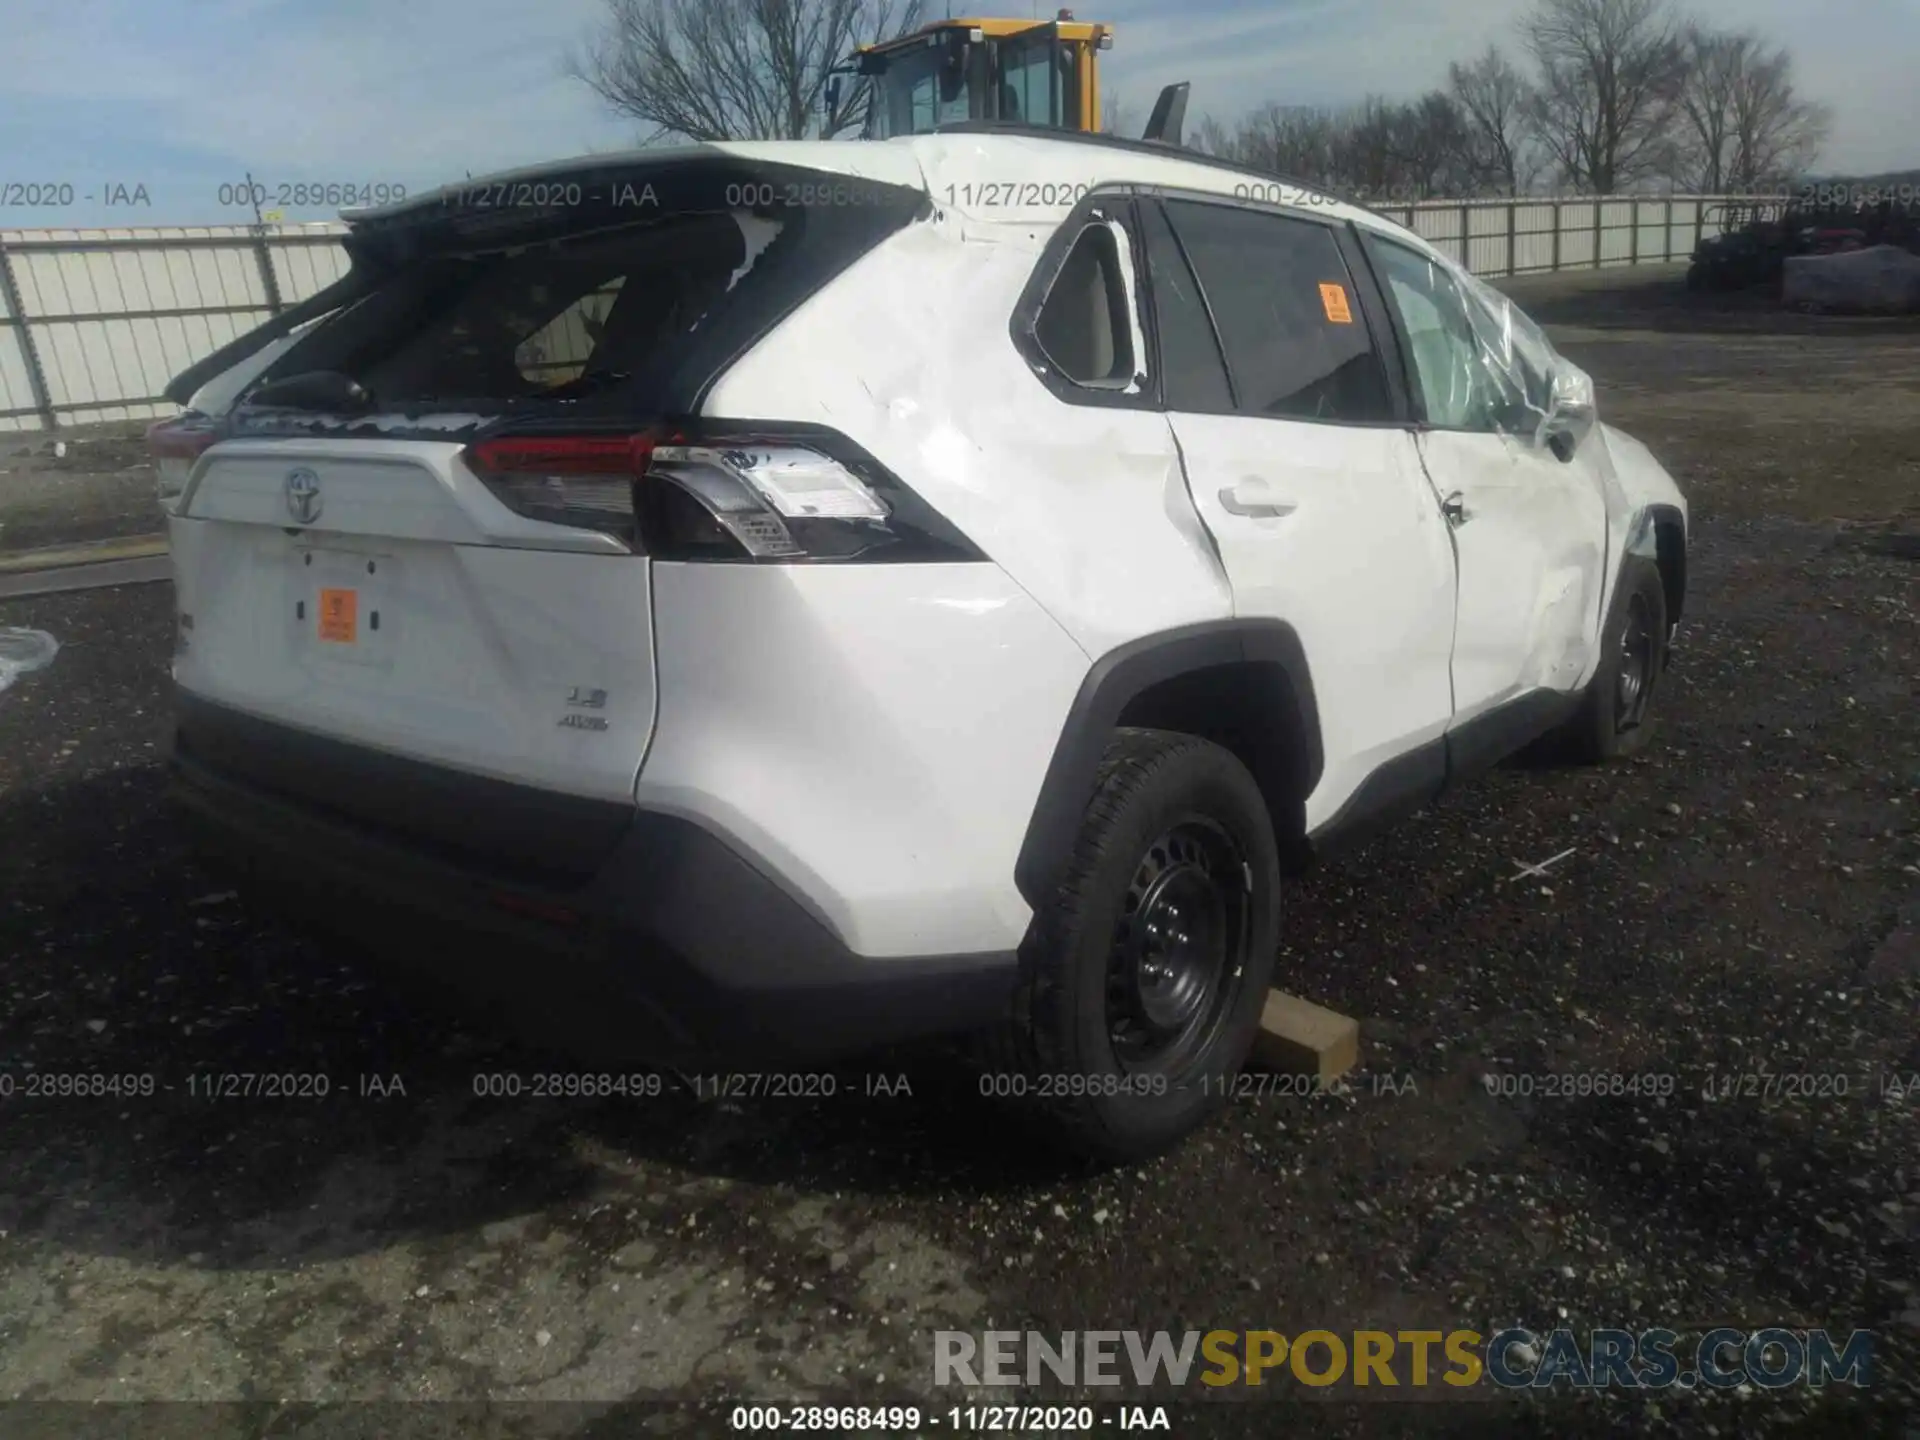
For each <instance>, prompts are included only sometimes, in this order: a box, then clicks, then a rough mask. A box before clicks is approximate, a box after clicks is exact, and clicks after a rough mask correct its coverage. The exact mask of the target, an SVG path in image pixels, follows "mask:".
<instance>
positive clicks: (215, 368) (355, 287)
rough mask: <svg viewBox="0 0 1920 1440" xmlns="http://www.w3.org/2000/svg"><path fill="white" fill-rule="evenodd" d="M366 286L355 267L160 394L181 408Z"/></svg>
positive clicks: (366, 278)
mask: <svg viewBox="0 0 1920 1440" xmlns="http://www.w3.org/2000/svg"><path fill="white" fill-rule="evenodd" d="M368 284H369V276H368V275H367V272H366V271H365V270H364V269H363V268H361V267H360V266H358V265H356V266H354V267H353V268H352V269H351V270H349V271H347V273H346V274H344V275H342V276H341V277H340V278H339V279H338V280H336V281H334V282H333V283H332V284H331V285H328V286H325V287H324V288H322V289H320V290H316V291H314V293H313V294H311V295H309V296H308V297H307V298H306V299H304V300H302V301H301V302H300V303H299V304H297V305H291V306H289V307H287V308H286V309H285V310H282V311H281V312H280V313H279V314H278V315H275V316H274V317H273V318H272V319H271V320H269V321H267V322H266V323H265V324H264V325H260V326H258V327H256V328H255V329H252V330H249V331H247V333H246V334H244V335H242V336H241V337H240V338H239V339H237V340H229V341H228V342H227V343H226V344H225V345H222V346H221V347H220V348H219V349H218V350H216V351H214V352H213V353H212V354H211V355H209V356H207V357H206V358H205V359H203V360H197V361H195V362H194V363H193V364H191V365H189V366H188V367H187V368H186V369H184V370H182V371H181V372H180V373H179V374H178V375H176V376H174V377H173V379H171V380H169V381H168V382H167V388H166V389H165V390H163V391H161V392H160V393H161V394H162V395H163V396H164V397H165V398H166V399H168V400H171V401H172V402H173V403H174V404H176V405H184V404H186V403H187V402H188V401H189V400H191V399H192V398H193V393H194V391H196V390H198V389H199V388H200V387H201V386H202V385H204V384H206V383H207V381H209V380H211V379H213V377H214V376H216V375H220V374H224V373H225V372H226V371H228V370H231V369H232V368H233V367H234V366H236V365H238V364H239V363H240V362H241V361H242V360H245V359H246V358H247V357H248V356H250V355H254V354H258V353H259V352H260V351H262V350H264V349H266V348H267V346H269V345H271V344H272V343H273V342H274V341H276V340H278V339H279V338H280V337H281V336H283V335H285V334H288V333H289V332H290V331H293V330H295V329H298V328H299V327H300V326H302V325H304V324H306V323H307V321H309V320H313V319H316V318H318V317H319V316H321V315H325V314H326V313H327V312H328V311H330V310H338V309H339V308H340V307H341V306H342V305H345V304H347V303H348V302H349V301H353V300H358V299H359V298H360V296H361V295H362V294H364V293H365V292H366V289H367V286H368Z"/></svg>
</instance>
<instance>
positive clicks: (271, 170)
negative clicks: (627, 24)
mask: <svg viewBox="0 0 1920 1440" xmlns="http://www.w3.org/2000/svg"><path fill="white" fill-rule="evenodd" d="M942 5H943V0H933V8H934V9H935V10H936V11H938V10H940V9H941V8H942ZM1527 5H1528V0H1470V3H1467V4H1456V5H1447V4H1441V3H1435V0H1262V3H1254V0H1112V3H1107V4H1098V3H1094V0H1079V3H1078V5H1077V13H1078V14H1079V15H1080V16H1081V18H1083V19H1102V20H1110V21H1112V22H1114V24H1115V25H1116V27H1117V29H1118V38H1117V42H1116V46H1115V48H1114V50H1112V51H1111V52H1109V54H1108V56H1107V69H1106V71H1105V77H1106V83H1107V85H1108V87H1109V89H1110V90H1115V91H1117V92H1118V93H1119V95H1120V97H1121V99H1122V101H1123V103H1124V105H1125V107H1126V109H1127V111H1128V112H1129V114H1130V116H1131V117H1132V123H1133V124H1136V125H1137V124H1139V123H1142V122H1143V121H1144V118H1145V115H1146V111H1147V109H1148V108H1149V106H1150V104H1151V102H1152V99H1153V95H1154V93H1155V92H1156V91H1157V89H1158V88H1159V86H1160V85H1162V84H1164V83H1166V82H1167V81H1169V80H1178V79H1186V80H1191V81H1192V82H1193V99H1192V109H1191V113H1193V114H1195V115H1198V114H1203V113H1211V114H1214V115H1217V116H1220V117H1221V118H1223V119H1230V118H1231V117H1233V116H1235V115H1237V114H1239V113H1240V112H1242V111H1244V110H1246V109H1248V108H1250V107H1252V106H1254V105H1257V104H1259V103H1261V102H1263V101H1266V100H1269V99H1273V100H1280V101H1283V102H1287V103H1339V102H1344V101H1349V100H1354V99H1357V98H1359V97H1360V96H1362V95H1364V94H1366V93H1368V92H1377V93H1382V94H1390V95H1397V94H1407V93H1411V92H1414V91H1417V90H1419V89H1422V88H1424V87H1427V86H1430V85H1433V84H1435V83H1437V82H1438V81H1440V80H1441V79H1442V78H1443V76H1444V73H1445V69H1446V62H1447V61H1448V60H1449V59H1452V58H1456V57H1466V56H1469V55H1471V54H1472V53H1474V52H1476V51H1478V50H1479V49H1481V48H1482V47H1484V46H1485V45H1486V44H1487V43H1488V42H1489V41H1495V40H1498V41H1501V42H1503V43H1508V44H1510V43H1511V35H1512V26H1513V22H1514V21H1515V19H1516V18H1517V17H1518V16H1519V15H1520V14H1522V13H1523V12H1524V11H1525V10H1526V8H1527ZM957 8H958V9H961V10H968V9H970V10H971V11H972V13H987V14H1025V13H1031V7H1030V6H1029V5H1028V4H1025V3H1022V0H1012V3H1006V0H1002V3H992V0H988V3H983V4H980V5H978V6H972V7H969V6H966V5H964V4H962V5H960V6H958V7H957ZM1042 8H1043V9H1044V8H1047V7H1042ZM1688 8H1689V9H1690V10H1691V11H1692V13H1694V14H1697V15H1698V16H1700V18H1702V19H1703V20H1706V21H1709V22H1712V23H1716V24H1722V25H1730V26H1748V25H1751V26H1754V27H1757V28H1759V29H1760V30H1762V31H1763V32H1764V33H1766V34H1767V35H1768V36H1770V37H1771V38H1773V39H1774V40H1776V41H1777V42H1779V43H1782V44H1785V45H1787V46H1789V47H1790V48H1791V49H1792V51H1793V52H1794V55H1795V57H1796V62H1797V64H1798V66H1799V74H1800V81H1801V86H1802V89H1803V91H1804V92H1805V93H1806V94H1808V95H1809V96H1810V97H1813V98H1817V99H1821V100H1825V101H1826V102H1828V103H1829V104H1831V105H1832V106H1833V107H1834V111H1835V120H1836V123H1835V128H1834V134H1833V139H1832V142H1831V143H1830V144H1829V146H1828V149H1827V153H1826V156H1825V160H1826V165H1825V167H1823V168H1827V169H1833V170H1849V171H1872V170H1882V169H1891V168H1906V167H1910V166H1916V165H1920V80H1916V72H1915V70H1914V68H1913V67H1914V64H1915V60H1916V57H1920V0H1826V3H1823V4H1820V5H1809V4H1807V3H1805V0H1691V3H1690V4H1689V5H1688ZM600 13H601V0H0V67H4V70H3V71H0V73H3V74H4V80H3V81H0V187H6V186H8V185H9V184H36V183H38V184H43V185H44V184H46V183H49V182H51V183H53V184H56V185H59V184H70V185H72V186H73V187H74V193H75V197H76V198H75V203H74V204H73V205H71V206H69V207H65V208H61V209H57V210H55V209H46V208H41V209H25V208H19V207H12V208H5V209H0V227H13V226H25V227H43V226H91V225H141V224H214V223H221V222H228V223H231V222H236V221H240V220H245V219H249V218H251V212H250V211H248V210H245V209H236V208H234V207H233V206H232V205H222V204H221V203H220V199H221V196H220V186H221V185H223V184H230V183H232V182H237V181H239V180H240V179H241V178H242V176H243V175H245V174H246V173H247V172H249V171H251V173H252V174H253V177H254V178H255V180H257V181H261V182H265V183H269V184H272V183H277V182H295V181H306V182H315V181H318V182H353V183H356V184H365V183H368V182H387V183H397V184H403V185H406V186H408V187H409V188H410V189H424V188H427V187H429V186H431V185H433V184H436V183H439V182H441V181H444V180H447V179H451V178H456V177H458V176H459V175H460V174H462V173H463V172H465V171H468V170H471V171H472V172H473V173H475V174H481V173H485V172H486V171H489V170H494V169H499V168H503V167H506V166H511V165H515V164H522V163H527V162H529V161H535V160H542V159H550V158H554V157H558V156H564V155H570V154H579V153H584V152H586V151H590V150H613V149H620V148H624V147H625V146H627V145H629V144H631V143H633V141H634V140H635V139H636V138H637V137H638V134H639V130H638V128H637V127H636V126H635V124H634V123H633V122H631V121H629V120H625V119H623V118H622V117H620V116H618V115H615V114H613V113H611V112H609V111H608V110H607V109H606V107H605V106H604V105H602V104H601V102H600V101H599V100H598V99H597V98H596V97H595V96H594V95H593V94H592V93H591V92H590V91H588V90H587V88H586V87H585V86H584V85H582V84H580V83H579V82H578V81H575V80H572V79H569V78H568V77H567V75H566V73H565V66H564V61H565V57H566V55H567V53H568V52H569V50H570V49H573V48H576V47H578V46H579V44H580V43H581V42H582V41H583V40H584V39H585V38H586V37H587V36H588V35H589V34H590V33H591V31H592V29H593V26H594V23H595V20H596V17H597V16H598V15H599V14H600ZM136 185H140V186H144V187H145V189H146V192H147V195H148V198H149V200H150V203H149V204H146V205H110V204H107V203H105V201H106V197H107V196H108V194H109V193H110V192H112V191H113V190H114V189H115V187H122V186H123V187H125V189H126V191H127V192H132V190H133V188H134V187H135V186H136ZM89 195H91V196H92V197H94V198H93V199H92V200H90V201H89V200H87V199H85V198H84V197H86V196H89ZM5 198H7V196H6V194H5V191H4V189H0V199H5ZM327 213H328V212H327V211H326V210H325V209H323V208H312V207H309V208H307V209H304V210H290V211H289V212H288V213H287V216H286V218H287V219H289V220H294V219H320V218H326V215H327Z"/></svg>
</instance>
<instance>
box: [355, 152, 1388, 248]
mask: <svg viewBox="0 0 1920 1440" xmlns="http://www.w3.org/2000/svg"><path fill="white" fill-rule="evenodd" d="M701 156H706V157H708V158H711V159H715V160H722V159H731V160H743V161H748V162H758V163H760V164H767V165H780V166H791V167H794V168H797V169H806V170H818V171H822V172H826V173H831V174H836V175H845V176H848V177H850V178H854V179H860V180H871V181H874V182H876V183H879V184H885V185H897V186H903V187H906V188H910V189H914V190H924V191H926V192H928V193H929V194H931V195H933V196H934V197H935V198H936V199H941V198H942V197H945V198H947V199H948V201H949V202H950V203H954V204H955V208H959V209H963V210H965V209H968V208H969V206H968V204H967V203H965V200H964V198H961V199H959V200H958V201H956V198H955V197H966V196H969V195H974V194H978V193H980V192H983V191H985V192H989V193H990V194H991V196H992V197H993V198H990V199H988V200H986V201H985V203H984V205H983V206H982V207H981V208H982V209H983V211H984V212H986V218H995V219H1000V218H1004V219H1010V220H1023V221H1028V222H1030V221H1031V220H1032V219H1033V218H1034V215H1033V211H1034V210H1035V209H1036V208H1043V209H1045V210H1048V211H1052V212H1054V213H1060V212H1063V211H1064V210H1065V209H1067V208H1070V204H1069V205H1059V204H1055V203H1052V201H1051V200H1050V199H1049V200H1048V201H1047V202H1046V203H1045V204H1044V205H1023V204H1021V203H1019V202H1020V200H1021V197H1022V194H1023V193H1032V194H1038V193H1044V194H1046V195H1047V196H1052V195H1054V194H1055V193H1057V191H1058V190H1059V189H1061V188H1063V187H1070V188H1071V189H1072V190H1073V191H1077V192H1079V193H1084V191H1085V189H1086V188H1088V187H1091V186H1095V185H1101V184H1110V183H1129V184H1135V185H1158V186H1165V187H1167V188H1170V189H1183V190H1192V191H1199V192H1203V193H1208V194H1216V195H1223V196H1228V197H1247V196H1249V195H1251V196H1253V197H1254V198H1258V199H1262V200H1266V201H1269V202H1270V203H1277V204H1287V205H1296V206H1300V207H1302V208H1307V209H1313V210H1316V211H1321V212H1323V213H1326V214H1327V215H1328V217H1329V218H1332V219H1340V220H1360V221H1361V222H1362V223H1365V224H1370V225H1373V226H1375V227H1377V228H1380V229H1384V230H1388V231H1392V232H1395V233H1405V232H1403V230H1402V227H1401V226H1399V225H1397V224H1395V223H1394V222H1392V221H1390V220H1387V219H1386V218H1384V217H1383V216H1381V215H1379V214H1377V213H1376V212H1374V211H1371V210H1369V209H1367V208H1366V207H1365V206H1364V205H1360V204H1358V203H1356V202H1354V201H1350V200H1343V199H1340V198H1338V197H1335V196H1332V195H1328V194H1326V193H1325V192H1323V191H1320V190H1317V189H1314V188H1313V187H1311V186H1309V185H1307V184H1305V183H1304V182H1300V181H1294V180H1288V179H1285V178H1283V177H1281V176H1277V175H1270V174H1267V173H1266V172H1264V171H1260V170H1255V169H1251V168H1248V167H1245V166H1241V165H1238V164H1235V163H1233V162H1231V161H1226V160H1219V159H1215V158H1214V157H1212V156H1208V155H1201V154H1199V153H1197V152H1195V151H1190V150H1180V149H1175V148H1172V147H1170V146H1166V145H1160V144H1156V143H1154V142H1151V141H1145V140H1129V139H1124V138H1122V137H1118V136H1107V135H1083V134H1078V133H1072V132H1065V133H1061V132H1053V133H1049V132H1045V131H1038V130H1033V129H1028V128H1021V127H1013V126H1005V125H1000V126H995V125H956V126H949V127H947V128H945V129H942V130H941V131H939V132H937V133H935V134H931V135H911V136H901V137H899V138H897V139H893V140H878V141H871V140H870V141H857V140H742V141H723V142H716V143H712V144H700V145H680V146H659V147H653V148H648V149H639V150H625V151H615V152H611V153H605V154H598V155H580V156H575V157H573V158H570V159H564V160H554V161H548V162H545V163H542V164H539V165H532V166H526V167H523V168H520V169H517V170H507V171H501V172H498V173H495V174H490V175H484V176H476V177H471V178H467V179H463V180H460V181H457V182H455V183H453V184H451V185H446V186H442V187H441V188H440V189H438V190H434V191H429V192H427V193H424V194H421V195H415V196H411V197H409V198H408V199H406V200H403V201H400V202H399V203H397V204H393V205H386V206H381V207H378V208H375V209H365V210H355V211H349V212H347V213H346V216H345V218H347V219H348V220H350V221H354V222H359V221H366V220H387V219H394V218H398V217H401V216H406V215H413V214H417V213H420V212H422V211H425V210H428V209H431V208H432V207H434V206H445V205H448V204H450V203H452V204H457V203H458V202H459V197H460V196H461V195H462V194H463V193H469V194H470V193H473V192H477V191H482V190H497V189H501V188H502V187H510V186H515V185H521V184H538V183H539V182H541V181H548V182H551V181H554V180H556V179H560V178H561V177H568V178H576V177H581V176H586V175H606V176H608V177H609V178H612V177H615V176H623V175H624V176H632V177H633V178H635V179H636V180H638V179H640V178H642V177H644V175H645V174H646V173H647V172H649V171H655V170H663V169H666V168H669V167H673V166H676V165H683V164H686V163H687V162H689V161H692V160H694V159H696V158H698V157H701ZM1009 191H1010V192H1011V199H1008V198H1005V192H1009Z"/></svg>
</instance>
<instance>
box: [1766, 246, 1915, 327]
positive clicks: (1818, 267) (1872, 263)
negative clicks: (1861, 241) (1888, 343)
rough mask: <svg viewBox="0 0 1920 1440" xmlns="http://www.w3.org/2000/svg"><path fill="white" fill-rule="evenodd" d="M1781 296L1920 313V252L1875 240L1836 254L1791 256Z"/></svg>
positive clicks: (1876, 311)
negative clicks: (1876, 242) (1867, 245)
mask: <svg viewBox="0 0 1920 1440" xmlns="http://www.w3.org/2000/svg"><path fill="white" fill-rule="evenodd" d="M1781 299H1783V300H1784V301H1785V302H1786V303H1787V305H1789V306H1791V307H1794V308H1798V309H1806V310H1834V311H1845V312H1848V313H1852V314H1860V315H1908V314H1913V313H1915V312H1920V255H1915V254H1913V253H1912V252H1911V251H1907V250H1902V249H1901V248H1900V247H1899V246H1897V245H1875V246H1872V247H1870V248H1868V249H1865V250H1843V251H1841V252H1839V253H1838V254H1834V255H1794V256H1790V257H1789V258H1788V260H1787V262H1786V278H1785V280H1784V282H1783V283H1782V285H1781Z"/></svg>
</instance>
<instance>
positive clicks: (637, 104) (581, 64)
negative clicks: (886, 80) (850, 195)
mask: <svg viewBox="0 0 1920 1440" xmlns="http://www.w3.org/2000/svg"><path fill="white" fill-rule="evenodd" d="M603 3H604V4H605V6H606V16H605V18H604V22H603V25H602V28H601V30H600V33H599V34H598V35H596V36H595V37H594V39H593V40H592V41H591V42H590V44H589V47H588V49H587V52H586V53H585V55H583V56H581V57H579V58H576V59H575V60H574V61H573V62H572V66H571V68H572V72H573V74H574V75H575V76H576V77H577V78H578V79H580V80H583V81H585V82H586V84H587V85H589V86H591V87H592V88H593V90H594V91H596V92H597V93H598V94H599V95H600V97H601V98H602V99H604V100H605V101H606V102H607V103H608V104H609V105H611V106H612V107H613V108H614V109H616V110H619V111H621V112H623V113H625V114H628V115H632V116H633V117H634V118H636V119H638V120H642V121H644V122H646V123H647V124H649V125H651V126H652V127H653V132H652V133H651V134H650V135H649V136H648V137H647V138H648V139H649V140H655V139H660V138H662V137H664V136H682V137H685V138H686V139H689V140H703V141H711V140H776V139H779V140H798V139H804V138H806V137H808V136H811V135H816V134H817V135H821V136H831V135H837V134H839V133H840V132H841V131H843V130H845V129H847V128H848V127H849V126H850V125H853V124H855V123H856V122H857V121H858V120H859V119H860V117H861V115H862V114H863V113H864V110H865V103H866V101H865V90H866V88H867V87H865V86H864V85H860V84H848V85H844V86H843V87H842V92H843V93H842V94H841V96H840V103H839V104H838V105H837V106H835V107H834V108H833V110H832V111H831V112H830V113H823V103H822V102H823V98H824V96H825V94H826V88H827V72H828V71H829V70H831V69H832V68H833V66H834V65H835V64H836V63H838V62H839V61H840V60H841V59H843V58H844V57H845V56H846V55H848V54H849V53H850V52H851V51H852V50H853V49H854V47H855V46H857V45H862V44H870V43H872V42H873V41H876V40H883V39H888V38H891V37H892V36H895V35H899V34H902V33H904V32H906V31H908V30H911V29H912V28H913V27H914V26H915V25H917V24H918V23H919V19H920V12H921V9H922V0H603Z"/></svg>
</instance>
